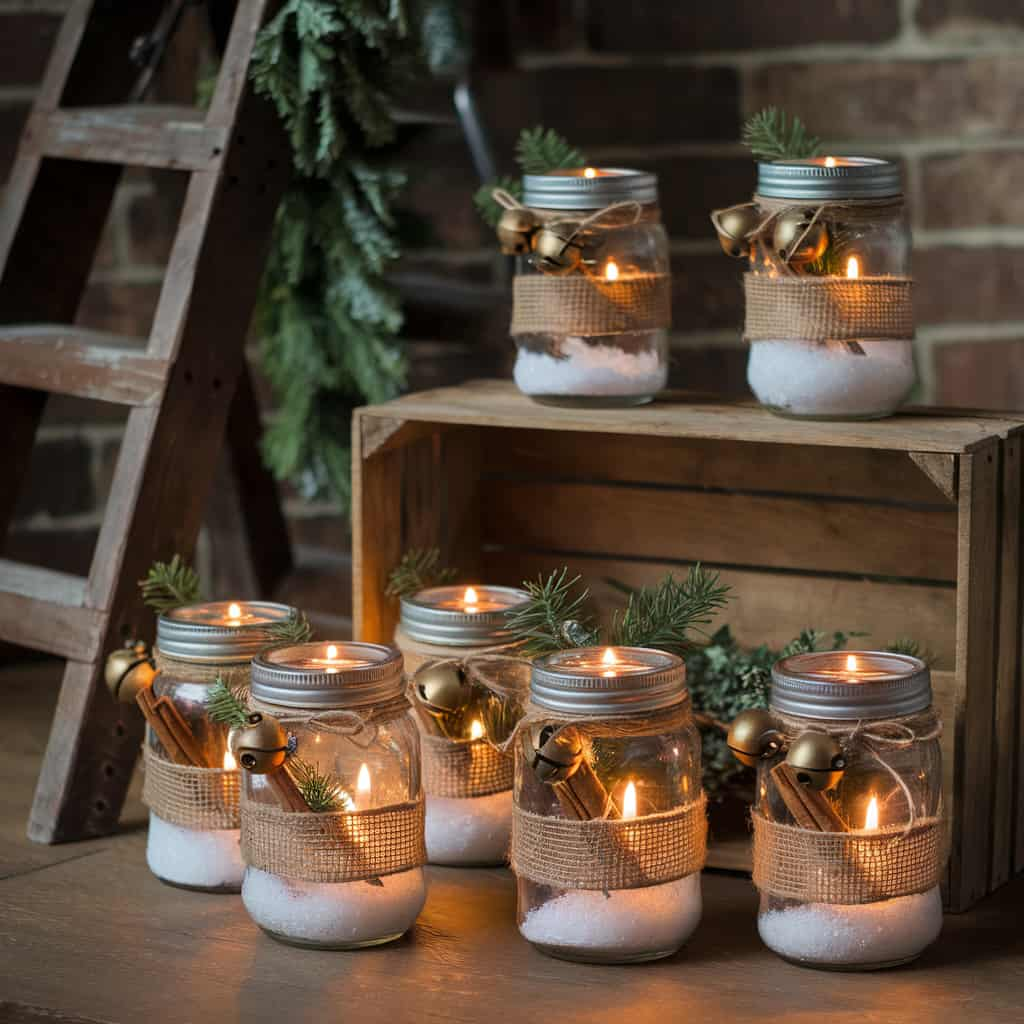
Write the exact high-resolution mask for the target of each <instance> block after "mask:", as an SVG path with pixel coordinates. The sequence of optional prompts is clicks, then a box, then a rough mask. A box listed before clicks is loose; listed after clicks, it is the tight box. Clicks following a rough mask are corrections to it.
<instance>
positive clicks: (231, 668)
mask: <svg viewBox="0 0 1024 1024" xmlns="http://www.w3.org/2000/svg"><path fill="white" fill-rule="evenodd" d="M153 661H154V662H155V663H156V667H157V671H158V672H163V673H165V674H166V675H168V676H170V677H171V678H172V679H183V680H185V682H189V683H215V682H216V681H217V680H218V679H223V680H224V682H225V683H227V684H228V685H229V686H239V685H248V683H249V679H250V678H251V676H252V663H251V662H250V661H248V660H246V661H224V662H213V663H206V662H196V661H185V660H183V659H181V658H172V657H170V656H169V655H166V654H164V653H163V652H162V651H160V650H159V649H154V650H153Z"/></svg>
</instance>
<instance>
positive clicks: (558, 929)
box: [519, 872, 701, 961]
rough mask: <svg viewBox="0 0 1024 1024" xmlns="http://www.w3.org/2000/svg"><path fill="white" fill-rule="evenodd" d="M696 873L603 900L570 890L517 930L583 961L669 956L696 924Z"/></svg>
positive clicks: (589, 892)
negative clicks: (590, 959)
mask: <svg viewBox="0 0 1024 1024" xmlns="http://www.w3.org/2000/svg"><path fill="white" fill-rule="evenodd" d="M700 915H701V894H700V873H699V872H696V873H694V874H692V875H687V876H686V877H685V878H680V879H679V880H677V881H675V882H665V883H663V884H661V885H651V886H647V887H646V888H643V889H617V890H615V891H614V892H611V893H609V894H607V895H605V893H604V892H599V891H595V890H591V889H575V890H572V891H569V892H565V893H563V894H562V895H561V896H558V897H556V898H555V899H553V900H549V901H548V902H546V903H544V904H542V905H540V906H538V907H535V908H534V909H533V910H531V911H530V912H529V913H528V914H527V915H526V917H525V918H524V919H523V921H522V923H521V924H520V926H519V931H520V932H521V934H522V936H523V938H525V939H527V940H529V941H530V942H532V943H534V944H535V945H538V946H542V947H546V948H547V949H548V950H549V951H550V952H554V953H556V954H557V953H558V952H559V951H561V952H564V953H565V954H566V955H569V956H572V955H577V956H579V957H580V958H582V959H586V958H587V957H592V958H593V959H595V960H598V959H599V960H609V961H614V960H621V961H627V960H637V959H648V958H652V957H654V956H659V955H660V956H667V955H669V954H671V953H674V952H675V951H676V950H677V949H679V947H680V946H682V945H683V943H684V942H686V940H687V939H688V938H689V937H690V935H691V934H692V933H693V930H694V929H695V928H696V927H697V924H698V922H699V921H700Z"/></svg>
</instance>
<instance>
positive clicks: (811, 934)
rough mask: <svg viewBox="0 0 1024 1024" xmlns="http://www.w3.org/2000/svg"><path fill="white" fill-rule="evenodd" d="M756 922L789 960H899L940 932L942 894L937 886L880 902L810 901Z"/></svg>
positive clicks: (840, 962)
mask: <svg viewBox="0 0 1024 1024" xmlns="http://www.w3.org/2000/svg"><path fill="white" fill-rule="evenodd" d="M757 927H758V931H759V932H760V933H761V938H762V939H763V940H764V943H765V945H766V946H768V947H769V949H772V950H774V951H775V952H776V953H778V954H779V955H780V956H784V957H789V958H790V959H792V960H805V961H808V962H811V963H819V964H832V965H844V964H848V965H851V966H857V965H870V964H886V963H898V962H899V961H901V960H908V959H910V958H911V957H915V956H917V955H918V954H919V953H920V952H921V951H922V950H923V949H925V948H926V947H927V946H929V945H931V943H933V942H934V941H935V940H936V939H937V938H938V936H939V932H940V931H941V930H942V895H941V893H940V892H939V888H938V886H936V887H935V888H934V889H930V890H929V891H928V892H924V893H919V894H917V895H914V896H897V897H896V898H895V899H891V900H883V901H882V902H880V903H864V904H860V905H857V906H835V905H831V904H825V903H808V904H806V905H804V906H797V907H792V908H790V909H787V910H769V911H767V912H765V913H762V914H761V915H760V916H759V917H758V921H757Z"/></svg>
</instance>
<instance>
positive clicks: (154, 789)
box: [142, 745, 240, 831]
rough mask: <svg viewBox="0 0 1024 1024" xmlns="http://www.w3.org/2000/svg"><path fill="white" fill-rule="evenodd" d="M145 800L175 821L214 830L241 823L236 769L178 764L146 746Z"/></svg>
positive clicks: (143, 788) (157, 814) (144, 752)
mask: <svg viewBox="0 0 1024 1024" xmlns="http://www.w3.org/2000/svg"><path fill="white" fill-rule="evenodd" d="M143 761H144V767H145V776H144V778H143V783H142V800H143V802H144V803H145V804H146V806H147V807H148V808H149V809H150V810H151V811H152V812H153V813H154V814H155V815H156V816H157V817H158V818H162V819H163V820H164V821H167V822H170V824H172V825H180V826H181V827H183V828H194V829H203V830H209V831H214V830H217V829H235V828H238V827H239V810H238V794H239V788H240V787H239V774H238V770H237V769H225V768H195V767H193V766H192V765H182V764H175V763H174V762H173V761H168V760H166V759H165V758H163V757H161V756H160V755H159V754H157V753H156V752H155V751H154V750H153V749H152V748H151V747H149V746H148V745H147V746H145V747H143Z"/></svg>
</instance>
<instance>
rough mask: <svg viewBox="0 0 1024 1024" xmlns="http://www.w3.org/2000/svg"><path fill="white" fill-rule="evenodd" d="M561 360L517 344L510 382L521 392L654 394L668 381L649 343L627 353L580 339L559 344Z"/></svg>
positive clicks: (544, 393)
mask: <svg viewBox="0 0 1024 1024" xmlns="http://www.w3.org/2000/svg"><path fill="white" fill-rule="evenodd" d="M559 352H560V355H561V356H563V357H564V358H560V359H556V358H555V357H554V356H550V355H548V354H547V353H546V352H531V351H530V350H529V349H527V348H520V349H519V353H518V355H517V356H516V365H515V370H514V374H513V375H514V377H515V382H516V386H517V387H518V388H519V390H520V391H522V392H523V393H524V394H527V395H575V396H587V395H593V396H598V395H635V396H642V395H647V396H650V395H655V394H656V393H657V392H659V391H661V390H662V388H664V387H665V384H666V383H667V381H668V367H667V366H666V365H665V363H664V360H663V359H662V357H661V356H660V354H659V353H658V350H657V347H656V346H653V345H652V347H650V348H647V349H645V350H644V351H641V352H635V353H634V352H627V351H626V350H625V349H622V348H618V347H617V346H612V345H595V344H592V343H591V342H589V341H587V340H585V339H584V338H577V337H567V338H562V339H561V340H560V342H559Z"/></svg>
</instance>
